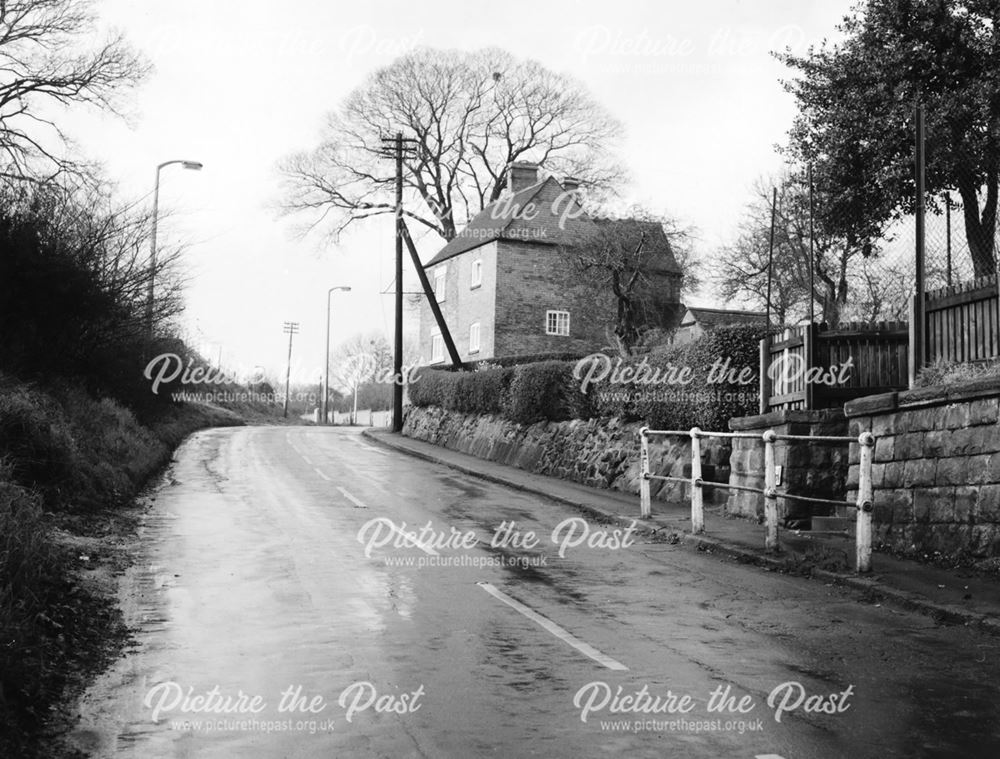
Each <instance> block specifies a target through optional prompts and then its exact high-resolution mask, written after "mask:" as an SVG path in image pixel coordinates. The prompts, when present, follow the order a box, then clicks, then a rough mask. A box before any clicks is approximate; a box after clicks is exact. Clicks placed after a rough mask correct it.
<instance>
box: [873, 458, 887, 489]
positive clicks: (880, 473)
mask: <svg viewBox="0 0 1000 759" xmlns="http://www.w3.org/2000/svg"><path fill="white" fill-rule="evenodd" d="M872 487H873V488H876V489H879V488H883V487H885V464H872Z"/></svg>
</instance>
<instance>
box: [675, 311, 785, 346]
mask: <svg viewBox="0 0 1000 759" xmlns="http://www.w3.org/2000/svg"><path fill="white" fill-rule="evenodd" d="M730 324H759V325H760V326H764V325H766V324H767V314H766V313H764V312H763V311H737V310H734V309H726V308H697V307H695V306H692V307H690V308H688V309H686V310H685V312H684V316H683V317H682V318H681V323H680V326H679V327H678V328H677V332H676V333H675V334H674V344H675V345H683V344H685V343H690V342H692V341H693V340H697V339H698V338H699V337H701V336H702V335H704V334H705V333H706V332H708V331H709V330H710V329H712V328H713V327H719V326H722V325H730Z"/></svg>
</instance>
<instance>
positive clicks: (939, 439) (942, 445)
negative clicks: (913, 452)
mask: <svg viewBox="0 0 1000 759" xmlns="http://www.w3.org/2000/svg"><path fill="white" fill-rule="evenodd" d="M952 434H954V433H949V432H947V431H945V430H934V429H932V430H929V431H927V432H925V433H924V442H923V449H924V450H923V455H924V456H933V457H935V458H937V457H939V456H947V455H948V454H947V453H946V451H947V450H948V449H949V448H951V445H952V441H951V440H950V438H951V435H952Z"/></svg>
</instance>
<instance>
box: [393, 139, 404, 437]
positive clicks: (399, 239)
mask: <svg viewBox="0 0 1000 759" xmlns="http://www.w3.org/2000/svg"><path fill="white" fill-rule="evenodd" d="M402 225H403V134H402V132H396V334H395V351H394V353H393V357H392V380H393V382H392V431H393V432H402V430H403V228H402Z"/></svg>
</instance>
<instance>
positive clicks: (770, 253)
mask: <svg viewBox="0 0 1000 759" xmlns="http://www.w3.org/2000/svg"><path fill="white" fill-rule="evenodd" d="M771 190H772V192H771V237H770V240H769V241H768V244H767V318H766V319H765V321H764V324H765V325H766V327H767V340H768V343H770V340H771V279H772V277H773V272H774V268H773V267H774V217H775V215H776V213H777V210H778V188H777V187H772V188H771Z"/></svg>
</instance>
